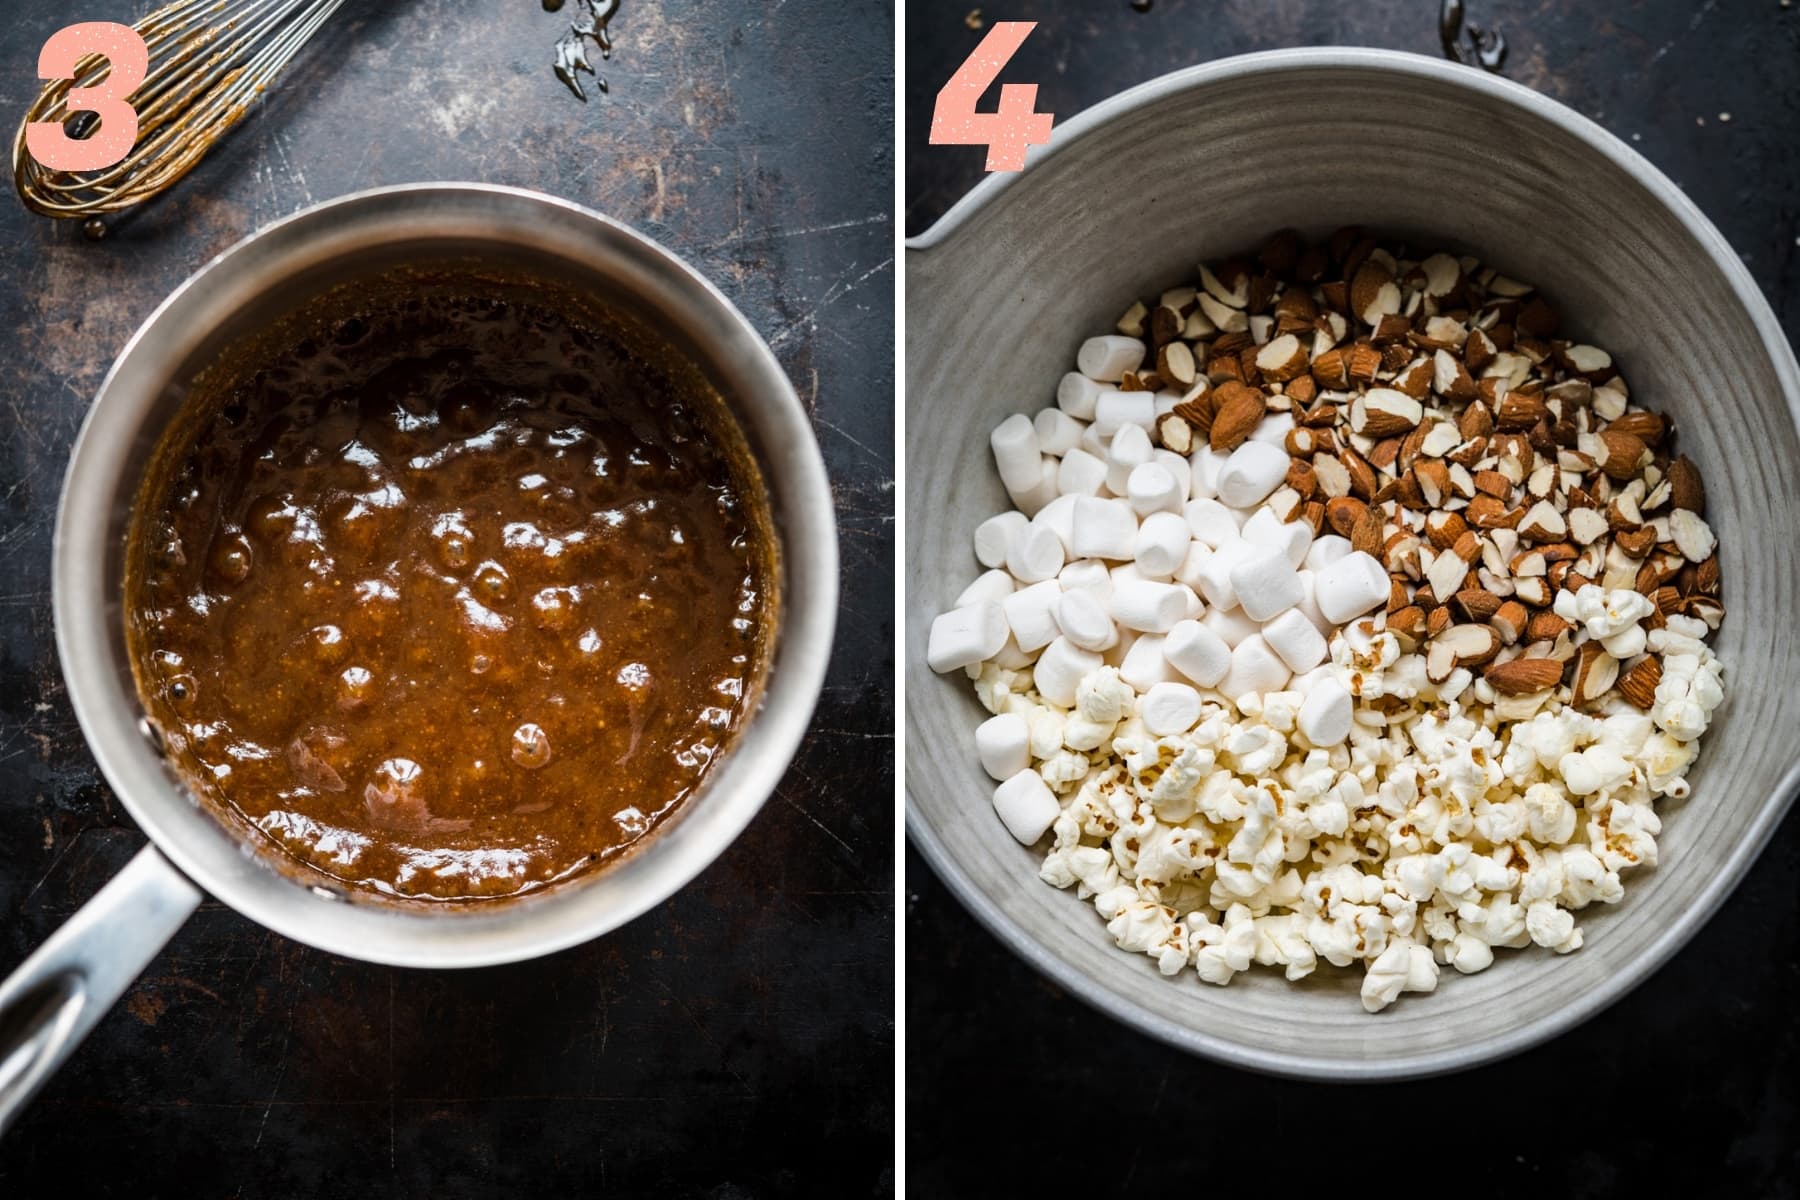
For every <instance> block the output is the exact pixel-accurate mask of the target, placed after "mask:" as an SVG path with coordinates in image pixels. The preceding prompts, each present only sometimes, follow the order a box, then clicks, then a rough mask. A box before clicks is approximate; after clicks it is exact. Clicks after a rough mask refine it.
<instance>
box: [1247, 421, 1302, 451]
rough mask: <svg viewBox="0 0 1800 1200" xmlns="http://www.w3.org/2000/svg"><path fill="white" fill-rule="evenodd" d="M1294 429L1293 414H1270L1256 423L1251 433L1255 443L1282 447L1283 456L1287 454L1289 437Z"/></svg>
mask: <svg viewBox="0 0 1800 1200" xmlns="http://www.w3.org/2000/svg"><path fill="white" fill-rule="evenodd" d="M1293 428H1294V414H1293V413H1284V412H1283V413H1270V414H1269V415H1268V416H1266V417H1264V418H1263V419H1262V420H1260V421H1258V422H1257V423H1256V428H1255V429H1252V430H1251V431H1250V440H1251V441H1253V442H1267V443H1269V445H1271V446H1280V447H1281V451H1282V453H1283V454H1285V453H1287V435H1288V434H1289V432H1291V431H1292V430H1293Z"/></svg>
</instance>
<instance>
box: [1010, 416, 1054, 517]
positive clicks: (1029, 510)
mask: <svg viewBox="0 0 1800 1200" xmlns="http://www.w3.org/2000/svg"><path fill="white" fill-rule="evenodd" d="M1033 436H1035V435H1033ZM1039 461H1040V462H1041V463H1042V466H1043V474H1042V475H1040V476H1039V477H1038V482H1037V486H1036V487H1030V488H1026V489H1024V490H1023V491H1015V490H1014V489H1012V488H1007V489H1006V494H1007V496H1008V497H1009V498H1010V499H1011V500H1012V502H1013V507H1014V508H1016V509H1018V510H1019V511H1020V512H1022V513H1024V514H1025V515H1026V516H1028V517H1032V516H1036V515H1037V511H1038V510H1039V509H1040V508H1042V507H1044V505H1046V504H1048V503H1050V502H1051V501H1052V500H1054V499H1056V494H1057V493H1056V468H1057V465H1058V464H1057V461H1056V460H1055V459H1054V458H1051V457H1050V456H1049V455H1048V454H1045V455H1040V456H1039Z"/></svg>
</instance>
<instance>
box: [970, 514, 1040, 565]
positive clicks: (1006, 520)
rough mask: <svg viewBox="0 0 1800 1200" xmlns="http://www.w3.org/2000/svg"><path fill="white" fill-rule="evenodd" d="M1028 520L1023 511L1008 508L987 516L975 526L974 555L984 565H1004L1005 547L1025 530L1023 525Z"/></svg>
mask: <svg viewBox="0 0 1800 1200" xmlns="http://www.w3.org/2000/svg"><path fill="white" fill-rule="evenodd" d="M1029 520H1030V518H1028V517H1027V516H1026V515H1025V514H1024V513H1022V512H1019V511H1017V510H1016V509H1008V510H1007V511H1005V512H1003V513H999V514H996V515H995V516H991V517H989V518H988V519H987V520H985V521H983V522H982V523H981V524H979V525H977V526H976V527H975V557H976V558H978V559H980V560H981V565H982V566H984V567H1000V566H1005V565H1006V548H1007V547H1008V546H1010V545H1012V541H1013V539H1014V538H1016V537H1018V536H1019V535H1020V534H1022V533H1024V532H1025V525H1026V523H1027V522H1028V521H1029Z"/></svg>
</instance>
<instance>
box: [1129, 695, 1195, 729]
mask: <svg viewBox="0 0 1800 1200" xmlns="http://www.w3.org/2000/svg"><path fill="white" fill-rule="evenodd" d="M1138 716H1140V717H1142V718H1143V721H1144V728H1145V729H1148V730H1149V731H1150V732H1151V733H1153V734H1155V735H1156V736H1157V737H1168V736H1169V735H1171V734H1176V733H1186V732H1187V731H1188V730H1190V729H1192V728H1193V727H1194V725H1195V723H1196V722H1198V721H1199V720H1200V693H1199V692H1196V691H1195V690H1194V689H1193V688H1191V687H1189V686H1188V685H1187V684H1185V683H1159V684H1157V685H1156V686H1155V687H1153V688H1151V689H1150V690H1149V692H1147V693H1145V695H1144V701H1143V703H1142V704H1140V705H1138Z"/></svg>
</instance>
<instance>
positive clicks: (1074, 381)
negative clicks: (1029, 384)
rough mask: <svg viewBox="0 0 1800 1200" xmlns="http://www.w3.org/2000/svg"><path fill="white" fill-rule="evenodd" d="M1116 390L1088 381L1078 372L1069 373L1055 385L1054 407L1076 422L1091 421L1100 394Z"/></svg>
mask: <svg viewBox="0 0 1800 1200" xmlns="http://www.w3.org/2000/svg"><path fill="white" fill-rule="evenodd" d="M1117 390H1118V389H1116V388H1109V387H1107V386H1106V385H1105V384H1104V383H1098V382H1096V381H1094V380H1092V379H1089V378H1088V377H1087V376H1086V375H1083V374H1081V372H1079V371H1070V372H1069V373H1068V374H1067V375H1064V376H1063V377H1062V380H1061V382H1059V383H1058V384H1057V385H1056V407H1058V408H1060V409H1062V410H1063V411H1064V412H1066V413H1068V414H1069V415H1070V416H1071V417H1074V418H1075V419H1076V420H1077V421H1091V420H1093V419H1094V405H1095V403H1096V402H1097V401H1099V399H1100V396H1101V394H1102V393H1103V392H1110V391H1117Z"/></svg>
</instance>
